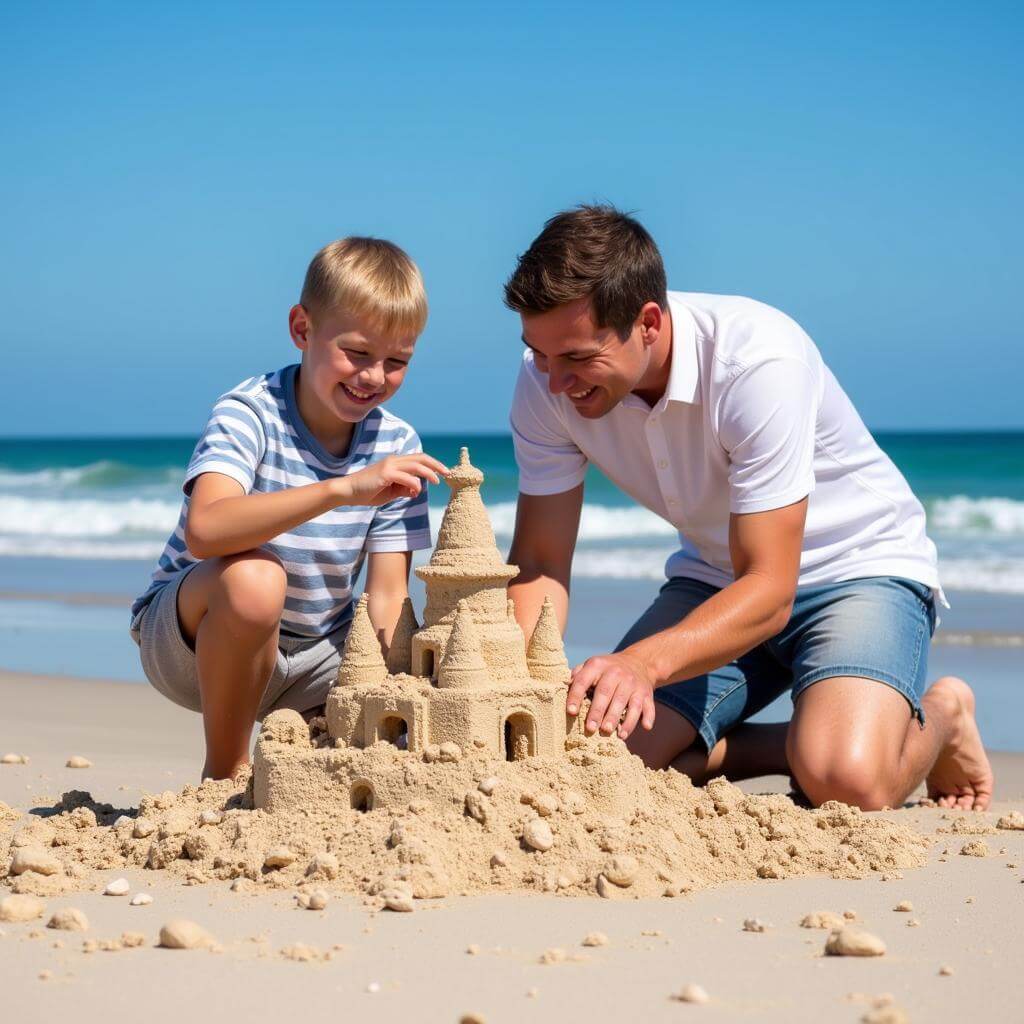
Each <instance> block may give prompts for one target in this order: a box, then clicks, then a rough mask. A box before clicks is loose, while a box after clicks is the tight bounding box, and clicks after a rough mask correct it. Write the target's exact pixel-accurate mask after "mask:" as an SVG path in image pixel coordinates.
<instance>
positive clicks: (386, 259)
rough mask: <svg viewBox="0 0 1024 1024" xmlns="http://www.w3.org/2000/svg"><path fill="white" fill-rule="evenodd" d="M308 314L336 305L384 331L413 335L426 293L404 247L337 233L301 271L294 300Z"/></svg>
mask: <svg viewBox="0 0 1024 1024" xmlns="http://www.w3.org/2000/svg"><path fill="white" fill-rule="evenodd" d="M299 301H300V302H301V303H302V305H303V306H305V308H306V312H307V313H309V315H310V316H311V317H312V318H314V319H315V318H316V316H317V315H318V314H319V313H324V312H327V311H329V310H341V311H344V312H346V313H352V314H354V315H355V316H357V317H359V318H361V319H365V320H366V321H367V323H368V324H369V325H370V326H371V327H373V328H374V329H376V330H379V331H381V332H382V333H384V334H389V335H397V336H401V337H416V336H417V335H419V334H420V333H421V332H422V331H423V328H424V327H425V326H426V323H427V292H426V289H425V288H424V287H423V277H422V276H421V274H420V271H419V268H418V267H417V266H416V264H415V263H413V261H412V260H411V259H410V258H409V256H408V254H407V253H405V252H404V250H402V249H400V248H399V247H398V246H397V245H395V244H394V242H387V241H385V240H384V239H382V238H360V237H356V236H353V237H351V238H339V239H338V240H337V241H336V242H330V243H329V244H328V245H325V246H324V247H323V248H322V249H321V250H320V251H319V252H318V253H317V254H316V255H315V256H314V257H313V260H312V262H311V263H310V264H309V269H308V270H307V271H306V280H305V281H304V282H303V285H302V296H301V298H300V299H299Z"/></svg>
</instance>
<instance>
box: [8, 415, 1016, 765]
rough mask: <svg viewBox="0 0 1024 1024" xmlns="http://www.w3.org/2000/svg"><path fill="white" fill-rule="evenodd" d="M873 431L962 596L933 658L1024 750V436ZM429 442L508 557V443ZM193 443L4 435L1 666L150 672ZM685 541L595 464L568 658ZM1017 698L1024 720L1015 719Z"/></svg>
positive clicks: (641, 595)
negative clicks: (165, 562)
mask: <svg viewBox="0 0 1024 1024" xmlns="http://www.w3.org/2000/svg"><path fill="white" fill-rule="evenodd" d="M876 436H877V439H878V441H879V443H880V444H881V446H882V447H883V448H884V449H885V451H886V452H887V453H888V454H889V456H890V457H891V458H892V459H893V460H894V462H895V463H896V464H897V466H899V468H900V470H901V471H902V472H903V474H904V475H905V476H906V477H907V479H908V481H909V482H910V485H911V487H912V488H913V489H914V492H915V493H916V494H917V495H918V497H919V498H920V499H921V501H922V502H923V503H924V506H925V509H926V511H927V515H928V531H929V534H930V535H931V537H932V539H933V540H934V541H935V543H936V545H937V546H938V550H939V559H940V573H941V578H942V582H943V585H944V587H945V589H946V592H947V593H948V594H949V596H950V599H951V603H952V605H953V607H952V609H951V610H950V611H949V612H947V613H944V616H943V618H944V622H943V629H942V630H940V633H939V635H938V639H939V640H940V641H944V643H945V646H937V647H936V648H935V649H934V651H933V665H934V666H935V668H936V673H938V672H944V671H956V672H957V673H958V674H961V675H970V674H971V673H973V674H974V675H975V676H977V675H979V673H980V674H981V675H983V676H984V678H985V681H986V685H988V686H989V687H990V688H995V690H997V691H998V692H999V693H1000V694H1002V696H1001V697H1000V698H999V699H998V702H997V703H996V704H995V705H994V706H995V707H998V713H993V714H992V716H991V723H990V725H989V727H988V730H987V732H985V730H984V729H983V732H985V736H986V740H987V741H990V742H993V741H994V745H996V746H1002V747H1004V748H1006V747H1009V748H1012V749H1020V748H1021V747H1022V746H1024V736H1022V733H1021V729H1020V728H1019V727H1017V725H1016V723H1017V722H1019V721H1021V720H1022V717H1024V687H1022V686H1021V685H1020V683H1021V675H1022V673H1021V668H1022V666H1024V432H1001V433H883V434H878V435H876ZM423 442H424V447H425V449H426V450H427V451H428V452H430V453H431V454H432V455H435V456H437V457H438V458H439V459H441V460H442V461H444V462H446V463H451V462H454V461H455V459H456V458H457V457H458V450H459V447H460V445H463V444H465V445H467V446H468V447H469V449H470V453H471V456H472V459H473V461H474V463H475V464H476V465H478V466H479V467H480V468H481V469H482V470H483V471H484V473H485V475H486V483H485V485H484V499H485V501H486V503H487V506H488V511H489V513H490V516H491V521H492V523H493V525H494V530H495V535H496V538H497V541H498V545H499V547H501V548H502V549H503V550H507V548H508V544H509V541H510V540H511V535H512V528H513V524H514V517H515V499H516V470H515V461H514V458H513V452H512V440H511V438H510V437H509V436H507V435H500V434H486V435H451V434H444V435H429V434H428V435H425V436H424V438H423ZM193 444H194V439H193V438H186V437H164V438H145V437H129V438H48V439H6V440H0V669H12V670H19V671H31V672H40V673H59V674H71V675H79V676H93V677H105V678H115V679H116V678H122V679H132V680H138V679H140V678H141V674H140V671H139V668H138V657H137V652H136V651H135V649H134V645H133V644H132V643H131V641H130V640H129V639H128V637H127V616H128V604H129V603H130V601H131V599H132V598H133V597H134V596H135V595H136V594H137V593H140V592H141V591H142V590H143V589H145V586H146V583H147V579H148V575H149V572H150V571H151V569H152V565H153V563H154V562H155V560H156V558H157V556H158V555H159V553H160V551H161V550H162V547H163V544H164V541H165V540H166V538H167V535H168V534H169V533H170V531H171V530H172V529H173V527H174V524H175V522H176V519H177V515H178V509H179V505H180V493H181V492H180V487H181V479H182V473H183V470H184V467H185V465H186V463H187V462H188V459H189V456H190V455H191V452H192V447H193ZM446 495H447V488H445V487H443V486H442V487H440V488H435V489H434V490H433V494H432V497H431V508H432V523H433V525H434V527H435V529H436V526H437V524H438V523H439V522H440V517H441V514H442V511H443V507H444V502H445V498H446ZM674 537H675V535H674V533H673V531H672V529H671V527H670V526H668V524H666V523H664V522H663V521H661V520H659V519H658V518H657V517H656V516H654V515H652V514H651V513H649V512H647V511H645V510H644V509H640V508H637V507H636V505H635V504H634V503H633V502H632V500H631V499H629V498H628V497H626V496H625V495H623V494H622V493H621V492H620V491H619V490H618V489H617V488H616V487H615V486H614V485H613V484H611V483H610V482H609V481H608V480H607V479H605V478H604V477H603V476H601V474H600V473H598V472H597V471H595V470H591V472H590V474H589V475H588V478H587V483H586V496H585V504H584V510H583V517H582V521H581V526H580V538H579V544H578V548H577V554H576V558H575V562H574V581H573V588H574V594H573V609H574V614H573V616H572V617H571V620H570V627H569V632H568V634H567V646H568V649H569V656H570V660H582V658H584V657H586V656H587V655H588V654H590V653H594V652H595V650H598V649H603V650H607V649H610V648H611V647H612V646H614V643H615V642H616V641H617V639H618V637H619V636H620V635H621V634H622V632H624V630H625V628H626V627H627V626H628V625H629V623H630V622H631V621H632V619H633V618H635V616H636V614H638V613H639V611H641V610H642V609H643V607H644V606H645V605H646V604H647V602H648V601H649V600H650V598H651V596H652V595H653V593H654V592H655V590H656V587H657V581H658V580H660V579H663V575H662V568H663V565H664V562H665V558H666V557H667V556H668V554H670V553H671V551H672V550H673V542H674ZM413 597H414V600H416V598H417V590H416V587H415V581H414V587H413ZM936 673H933V675H934V674H936ZM972 681H973V680H972ZM980 704H981V702H980V701H979V705H980ZM1010 707H1012V708H1013V709H1015V710H1019V711H1020V712H1021V714H1019V715H1017V714H1015V715H1013V716H1007V710H1008V708H1010ZM769 710H771V709H769ZM986 717H987V716H986Z"/></svg>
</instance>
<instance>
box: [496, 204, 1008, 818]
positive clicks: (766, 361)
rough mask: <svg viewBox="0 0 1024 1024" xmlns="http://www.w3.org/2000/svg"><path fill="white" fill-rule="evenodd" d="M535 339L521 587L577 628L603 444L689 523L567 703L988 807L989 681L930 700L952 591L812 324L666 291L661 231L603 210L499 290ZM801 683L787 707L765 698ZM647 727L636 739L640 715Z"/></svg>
mask: <svg viewBox="0 0 1024 1024" xmlns="http://www.w3.org/2000/svg"><path fill="white" fill-rule="evenodd" d="M505 301H506V304H507V305H508V306H509V307H510V308H511V309H513V310H516V311H517V312H518V313H519V314H520V316H521V319H522V328H523V341H524V342H525V343H526V346H527V350H526V352H525V354H524V359H523V364H522V367H521V369H520V374H519V380H518V383H517V387H516V393H515V398H514V400H513V405H512V413H511V423H512V430H513V435H514V440H515V447H516V458H517V462H518V465H519V490H520V496H519V504H518V510H517V519H516V529H515V536H514V539H513V543H512V550H511V553H510V555H509V559H510V561H512V562H513V563H515V564H516V565H518V566H520V570H521V571H520V575H519V577H518V578H517V580H516V581H515V582H514V583H513V586H512V588H511V595H512V597H513V598H514V599H515V602H516V609H517V614H518V616H519V617H520V621H521V623H522V624H523V626H524V628H525V629H526V630H527V631H528V630H529V629H531V628H532V625H533V623H534V621H535V620H536V617H537V615H538V613H539V609H540V606H541V603H542V601H543V599H544V597H545V595H547V596H550V597H551V599H552V601H553V602H554V605H555V610H556V612H557V614H558V617H559V621H560V622H561V624H562V626H563V628H564V625H565V621H566V618H567V614H568V595H569V577H570V570H571V566H572V556H573V550H574V547H575V542H576V534H577V528H578V525H579V517H580V510H581V508H582V504H583V478H584V474H585V470H586V466H587V463H588V462H593V463H594V464H595V465H597V466H598V467H599V468H600V469H601V470H602V471H603V472H604V473H605V474H606V475H607V476H608V477H609V478H610V479H612V480H613V481H614V482H615V483H616V484H618V486H619V487H620V488H622V490H624V491H625V492H626V493H627V494H629V495H631V496H632V497H633V498H634V499H635V500H636V501H637V502H639V503H640V504H641V505H643V506H645V507H646V508H648V509H650V510H651V511H652V512H654V513H656V514H657V515H659V516H661V517H662V518H663V519H665V520H667V521H668V522H670V523H671V524H672V525H673V526H675V527H676V528H677V529H678V530H679V533H680V541H681V544H682V546H681V548H680V550H679V551H678V552H676V553H675V554H674V555H672V557H671V558H670V559H669V561H668V564H667V566H666V575H667V576H668V581H667V583H666V584H665V585H664V586H663V587H662V589H661V592H660V593H659V595H658V596H657V598H656V599H655V601H654V603H653V604H652V605H651V606H650V608H648V610H647V611H646V612H644V614H643V615H642V616H641V617H640V619H639V620H638V621H637V622H636V624H635V625H634V626H633V627H632V629H630V630H629V632H628V633H627V634H626V636H625V638H624V639H623V641H622V642H621V644H620V645H619V647H618V648H617V649H616V651H615V652H614V653H611V654H603V655H598V656H595V657H592V658H589V659H588V660H587V661H585V662H584V663H583V664H582V665H579V666H577V667H576V668H575V669H574V671H573V680H572V684H571V686H570V688H569V692H568V698H567V709H568V711H569V713H570V714H576V713H577V712H578V711H579V710H580V707H581V701H582V698H583V697H584V696H585V695H586V694H587V693H588V692H589V693H592V699H591V703H590V707H589V710H588V712H587V717H586V722H585V728H586V731H587V732H588V733H593V732H595V731H597V730H600V731H601V732H602V733H603V734H605V735H610V734H611V733H612V732H613V731H617V733H618V735H619V736H620V737H621V738H622V739H624V740H626V741H627V743H628V745H629V747H630V749H631V750H632V751H633V752H634V753H636V754H638V755H639V756H640V757H641V758H642V759H643V760H644V761H645V762H646V764H647V765H649V766H650V767H652V768H665V767H668V766H669V765H671V766H673V767H675V768H678V769H679V770H681V771H685V772H686V773H687V774H689V775H691V776H692V777H693V778H694V779H695V780H697V781H701V780H704V779H707V778H710V777H711V776H713V775H717V774H725V775H727V776H729V777H730V778H745V777H751V776H755V775H761V774H767V773H772V772H783V771H789V772H790V773H791V774H792V776H793V777H794V779H795V781H796V783H797V784H798V785H799V786H800V788H801V789H802V790H803V792H804V793H805V794H806V796H807V797H808V799H809V800H811V801H812V802H813V803H815V804H820V803H822V802H824V801H825V800H832V799H836V800H843V801H845V802H847V803H851V804H856V805H858V806H860V807H861V808H863V809H876V808H880V807H883V806H887V805H888V806H895V805H898V804H900V803H901V802H902V801H903V800H904V799H905V798H906V797H907V796H908V795H909V794H910V793H911V792H913V791H914V789H916V788H917V786H918V785H920V783H921V781H922V780H923V779H925V778H927V780H928V792H929V794H930V795H932V796H933V797H935V798H936V799H937V800H938V801H939V802H940V803H941V804H942V806H945V807H954V806H955V807H960V808H964V809H969V808H976V809H979V810H983V809H984V808H985V807H987V806H988V803H989V801H990V799H991V793H992V784H993V780H992V771H991V768H990V766H989V763H988V759H987V758H986V756H985V752H984V749H983V747H982V744H981V738H980V735H979V733H978V729H977V725H976V724H975V720H974V695H973V694H972V692H971V690H970V688H969V687H968V686H967V684H966V683H965V682H963V680H960V679H955V678H952V677H946V678H942V679H940V680H938V681H937V682H936V683H935V684H934V685H933V686H932V687H931V688H930V689H928V690H927V692H925V681H926V673H927V656H928V647H929V643H930V640H931V634H932V632H933V630H934V626H935V608H934V601H935V595H936V594H938V595H941V591H940V590H939V581H938V573H937V567H936V552H935V547H934V545H933V544H932V542H931V541H930V540H929V539H928V537H927V536H926V534H925V518H924V510H923V508H922V507H921V505H920V503H919V502H918V501H917V499H916V498H915V497H914V495H913V494H912V492H911V491H910V488H909V487H908V485H907V483H906V481H905V480H904V479H903V477H902V476H901V475H900V473H899V471H898V470H897V469H896V467H895V466H894V465H893V463H892V462H891V461H890V460H889V459H888V458H887V457H886V455H885V454H884V453H883V452H882V451H881V449H879V447H878V446H877V444H876V443H875V441H874V439H873V438H872V437H871V435H870V434H869V432H868V431H867V429H866V428H865V426H864V424H863V423H862V421H861V419H860V417H859V416H858V414H857V412H856V410H855V409H854V407H853V405H852V404H851V403H850V400H849V399H848V398H847V396H846V395H845V393H844V392H843V391H842V389H841V388H840V386H839V384H838V382H837V381H836V379H835V377H833V376H832V374H831V373H830V371H829V370H828V368H827V367H826V366H825V365H824V363H823V362H822V359H821V355H820V354H819V352H818V350H817V348H816V347H815V345H814V343H813V342H812V341H811V339H810V338H809V337H808V336H807V335H806V334H805V333H804V332H803V331H802V330H801V329H800V327H799V326H798V325H797V324H796V323H794V322H793V321H792V320H791V319H789V318H788V317H786V316H785V315H784V314H783V313H781V312H779V311H778V310H775V309H772V308H771V307H769V306H766V305H763V304H761V303H759V302H755V301H753V300H751V299H745V298H739V297H735V296H717V295H701V294H689V293H681V292H668V291H667V288H666V279H665V270H664V266H663V263H662V260H661V256H660V254H659V252H658V249H657V247H656V246H655V244H654V241H653V240H652V239H651V237H650V235H649V234H648V233H647V232H646V231H645V230H644V228H643V227H642V226H641V225H640V224H639V223H637V221H635V220H634V219H632V218H630V217H627V216H625V215H623V214H621V213H619V212H618V211H617V210H615V209H613V208H610V207H593V206H582V207H579V208H577V209H575V210H572V211H568V212H565V213H560V214H558V215H557V216H556V217H554V218H552V219H551V220H550V221H548V223H547V224H546V225H545V227H544V230H543V231H542V232H541V234H540V235H539V236H538V237H537V238H536V239H535V240H534V242H533V243H532V245H531V246H530V248H529V250H528V251H527V252H526V253H525V254H524V255H523V256H521V257H520V259H519V262H518V265H517V267H516V269H515V272H514V273H513V274H512V276H511V278H510V279H509V281H508V283H507V284H506V286H505ZM787 689H791V690H792V693H793V701H794V713H793V719H792V721H791V722H790V723H783V724H773V725H753V724H750V723H747V722H746V719H748V718H749V717H750V716H751V715H753V714H754V713H755V712H757V711H758V710H759V709H761V708H763V707H765V706H766V705H768V704H769V703H770V702H771V701H772V700H773V699H774V698H775V697H776V696H778V695H779V694H780V693H782V692H784V691H785V690H787ZM638 723H639V724H641V725H642V726H643V729H642V730H638V731H634V730H635V729H636V726H637V724H638Z"/></svg>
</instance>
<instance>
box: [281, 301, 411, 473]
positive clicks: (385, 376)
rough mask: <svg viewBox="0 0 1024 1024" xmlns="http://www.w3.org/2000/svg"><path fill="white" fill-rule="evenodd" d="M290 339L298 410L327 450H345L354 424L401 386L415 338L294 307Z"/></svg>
mask: <svg viewBox="0 0 1024 1024" xmlns="http://www.w3.org/2000/svg"><path fill="white" fill-rule="evenodd" d="M288 319H289V327H290V330H291V336H292V340H293V341H294V343H295V345H296V347H297V348H299V349H301V351H302V368H301V370H300V372H299V382H298V388H297V392H298V403H299V412H300V413H301V414H302V418H303V419H304V420H305V422H306V425H307V426H308V427H309V429H310V430H311V431H312V432H313V434H314V436H315V437H316V438H317V439H318V440H320V441H321V443H323V444H324V446H325V447H326V448H327V449H328V450H329V451H333V452H336V453H339V454H340V453H343V452H344V451H345V450H346V449H347V447H348V442H349V440H350V438H351V436H352V426H353V424H355V423H358V422H359V421H360V420H362V419H363V418H364V417H365V416H366V414H367V413H368V412H369V411H370V410H371V409H373V408H374V407H375V406H378V405H380V404H381V403H382V402H385V401H387V400H388V399H389V398H390V397H391V396H392V395H393V394H394V393H395V392H396V391H397V390H398V389H399V387H401V385H402V381H403V380H404V379H405V372H406V370H407V369H408V366H409V360H410V359H412V354H413V348H414V346H415V338H396V337H394V336H390V335H387V334H383V333H381V332H380V331H378V330H376V329H374V328H373V327H372V326H370V325H368V324H366V323H364V322H361V321H360V320H359V318H357V317H355V316H352V315H347V314H345V313H342V312H326V313H321V314H319V315H318V316H317V317H316V319H315V321H314V320H313V319H312V318H311V317H310V315H309V313H308V312H307V311H306V309H305V308H304V307H303V306H301V305H299V306H294V307H293V308H292V310H291V313H290V314H289V318H288Z"/></svg>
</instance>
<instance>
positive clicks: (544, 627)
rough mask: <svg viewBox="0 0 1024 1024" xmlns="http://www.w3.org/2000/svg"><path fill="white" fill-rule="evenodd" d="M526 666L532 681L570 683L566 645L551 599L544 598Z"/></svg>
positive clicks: (531, 639) (531, 638) (527, 651)
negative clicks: (563, 641)
mask: <svg viewBox="0 0 1024 1024" xmlns="http://www.w3.org/2000/svg"><path fill="white" fill-rule="evenodd" d="M526 664H527V667H528V668H529V671H530V678H531V679H541V680H544V681H545V682H548V683H568V681H569V662H568V661H567V660H566V657H565V645H564V644H563V643H562V634H561V632H559V629H558V619H557V617H556V616H555V609H554V607H553V606H552V604H551V599H550V598H547V597H545V598H544V604H543V605H542V606H541V609H540V617H539V618H538V619H537V625H536V626H534V627H533V636H531V637H530V646H529V647H528V648H527V649H526Z"/></svg>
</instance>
